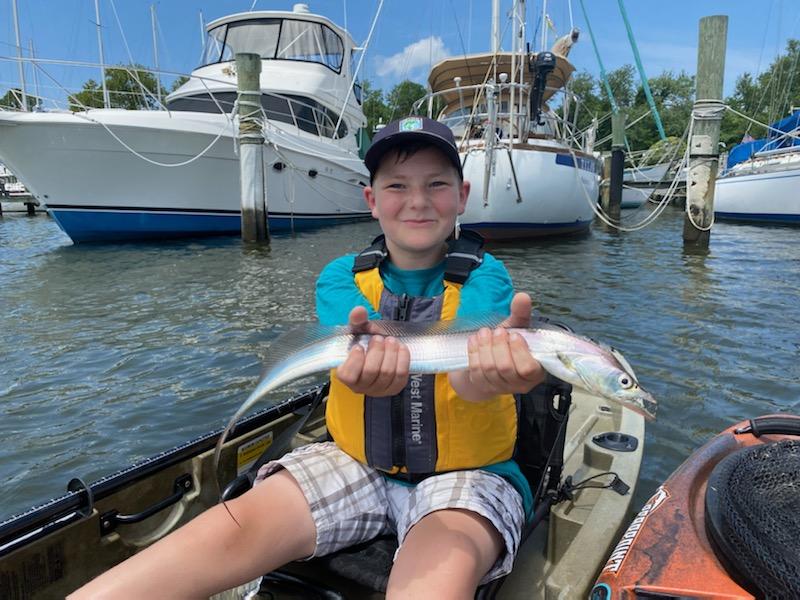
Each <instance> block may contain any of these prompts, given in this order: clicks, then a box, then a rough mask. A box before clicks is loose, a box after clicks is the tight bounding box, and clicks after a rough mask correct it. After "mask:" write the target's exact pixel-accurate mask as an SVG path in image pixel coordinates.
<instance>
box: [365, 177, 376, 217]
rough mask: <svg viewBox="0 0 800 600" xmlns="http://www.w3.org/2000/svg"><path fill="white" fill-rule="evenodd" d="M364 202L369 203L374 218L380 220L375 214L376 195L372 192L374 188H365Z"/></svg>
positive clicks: (369, 186) (368, 206)
mask: <svg viewBox="0 0 800 600" xmlns="http://www.w3.org/2000/svg"><path fill="white" fill-rule="evenodd" d="M364 202H366V203H367V208H369V210H370V212H372V216H373V217H374V218H376V219H377V218H378V216H377V215H376V214H375V193H374V192H373V191H372V186H371V185H368V186H367V187H365V188H364Z"/></svg>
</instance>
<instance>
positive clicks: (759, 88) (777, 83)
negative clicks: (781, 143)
mask: <svg viewBox="0 0 800 600" xmlns="http://www.w3.org/2000/svg"><path fill="white" fill-rule="evenodd" d="M798 68H800V41H798V40H795V39H790V40H788V41H787V42H786V50H785V52H784V53H783V54H780V55H779V56H777V57H776V58H775V60H774V61H773V62H772V64H770V66H769V67H768V68H767V69H766V70H765V71H764V72H763V73H761V74H760V75H758V77H754V76H753V75H751V74H750V73H744V74H742V75H741V76H739V78H738V79H737V80H736V87H735V88H734V91H733V94H731V95H730V96H729V97H728V98H726V99H725V102H726V104H728V105H729V106H731V107H732V108H734V109H736V110H737V111H739V112H741V113H744V114H746V115H748V116H750V117H751V118H753V119H755V120H757V121H760V122H761V123H765V124H771V123H773V122H775V121H777V120H779V119H781V118H783V117H785V116H787V115H788V114H789V113H790V111H791V110H792V108H793V107H797V106H798V105H800V77H799V76H798ZM745 133H748V134H750V135H751V136H753V137H754V138H759V137H764V136H766V135H767V130H766V129H765V128H764V127H761V126H760V125H755V124H753V123H751V122H750V121H748V120H747V119H745V118H744V117H740V116H739V115H737V114H735V113H733V112H731V111H726V113H725V116H724V117H723V119H722V130H721V132H720V140H721V141H723V142H724V143H726V144H727V145H728V146H729V147H730V146H732V145H735V144H738V143H739V142H740V141H741V140H742V136H743V135H744V134H745Z"/></svg>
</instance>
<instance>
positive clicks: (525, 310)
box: [502, 292, 533, 327]
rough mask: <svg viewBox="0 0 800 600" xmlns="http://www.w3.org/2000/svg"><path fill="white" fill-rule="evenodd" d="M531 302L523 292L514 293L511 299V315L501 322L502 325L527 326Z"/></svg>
mask: <svg viewBox="0 0 800 600" xmlns="http://www.w3.org/2000/svg"><path fill="white" fill-rule="evenodd" d="M532 308H533V302H532V301H531V297H530V296H529V295H528V294H526V293H525V292H518V293H516V294H514V298H513V299H512V300H511V315H510V316H509V317H508V318H507V319H506V320H505V321H503V323H502V326H503V327H529V326H530V324H531V310H532Z"/></svg>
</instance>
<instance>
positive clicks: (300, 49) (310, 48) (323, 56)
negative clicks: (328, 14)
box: [275, 19, 344, 73]
mask: <svg viewBox="0 0 800 600" xmlns="http://www.w3.org/2000/svg"><path fill="white" fill-rule="evenodd" d="M343 55H344V45H343V44H342V39H341V38H340V37H339V36H338V35H336V33H334V32H333V30H332V29H330V28H329V27H326V26H325V25H322V24H321V23H312V22H310V21H294V20H290V19H286V20H284V22H283V27H282V28H281V39H280V43H279V44H278V53H277V54H276V55H275V58H278V59H283V60H302V61H308V62H317V63H321V64H323V65H325V66H326V67H329V68H331V69H333V70H334V71H336V72H337V73H338V72H339V71H340V70H341V68H342V57H343Z"/></svg>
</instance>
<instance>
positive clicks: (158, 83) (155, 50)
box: [150, 4, 164, 106]
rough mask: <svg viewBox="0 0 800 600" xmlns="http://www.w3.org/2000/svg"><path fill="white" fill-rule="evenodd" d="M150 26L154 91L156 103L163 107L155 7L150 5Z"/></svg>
mask: <svg viewBox="0 0 800 600" xmlns="http://www.w3.org/2000/svg"><path fill="white" fill-rule="evenodd" d="M150 24H151V26H152V29H153V59H154V61H155V63H156V90H157V92H158V103H159V104H160V105H161V106H163V105H164V104H163V102H161V72H160V71H159V67H158V41H157V39H156V5H155V4H151V5H150Z"/></svg>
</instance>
